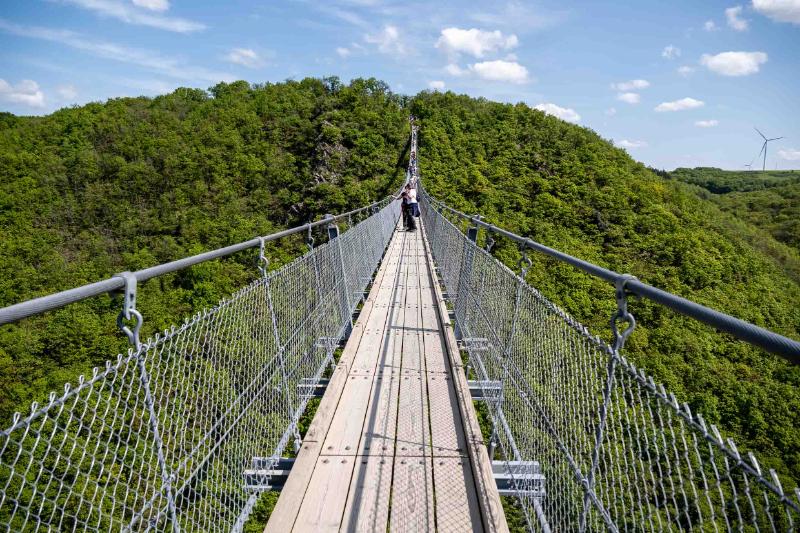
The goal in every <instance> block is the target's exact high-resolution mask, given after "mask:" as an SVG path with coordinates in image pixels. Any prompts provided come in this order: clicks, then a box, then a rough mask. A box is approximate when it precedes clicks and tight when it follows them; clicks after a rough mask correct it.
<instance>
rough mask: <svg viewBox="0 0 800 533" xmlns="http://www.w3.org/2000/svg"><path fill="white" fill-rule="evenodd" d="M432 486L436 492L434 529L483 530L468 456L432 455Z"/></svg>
mask: <svg viewBox="0 0 800 533" xmlns="http://www.w3.org/2000/svg"><path fill="white" fill-rule="evenodd" d="M433 487H434V491H435V493H436V529H437V531H439V532H442V533H444V532H453V533H460V532H462V531H483V523H482V522H481V510H480V505H479V504H478V499H477V496H476V494H475V482H474V480H473V479H472V467H471V466H470V463H469V459H468V458H466V457H434V459H433Z"/></svg>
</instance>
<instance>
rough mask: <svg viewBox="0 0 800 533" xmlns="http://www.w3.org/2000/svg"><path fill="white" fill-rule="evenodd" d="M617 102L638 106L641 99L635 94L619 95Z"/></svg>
mask: <svg viewBox="0 0 800 533" xmlns="http://www.w3.org/2000/svg"><path fill="white" fill-rule="evenodd" d="M617 100H619V101H620V102H625V103H626V104H638V103H639V102H640V101H641V97H640V96H639V95H638V94H637V93H619V94H618V95H617Z"/></svg>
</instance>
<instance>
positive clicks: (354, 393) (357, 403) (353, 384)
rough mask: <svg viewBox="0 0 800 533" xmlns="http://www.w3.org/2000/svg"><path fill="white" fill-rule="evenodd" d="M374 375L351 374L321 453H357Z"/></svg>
mask: <svg viewBox="0 0 800 533" xmlns="http://www.w3.org/2000/svg"><path fill="white" fill-rule="evenodd" d="M372 381H373V376H372V375H354V374H350V375H349V376H348V379H347V384H346V385H345V386H344V392H342V397H341V399H340V400H339V407H338V408H337V409H336V412H335V413H334V414H333V420H332V421H331V425H330V429H328V433H327V435H326V436H325V442H324V443H323V445H322V450H321V452H320V453H322V454H323V455H355V454H356V450H357V449H358V443H359V441H360V440H361V431H362V428H363V427H364V415H365V413H366V410H367V403H368V402H369V394H370V391H371V390H372Z"/></svg>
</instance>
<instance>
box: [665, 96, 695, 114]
mask: <svg viewBox="0 0 800 533" xmlns="http://www.w3.org/2000/svg"><path fill="white" fill-rule="evenodd" d="M704 105H706V104H705V102H703V101H701V100H695V99H694V98H688V97H687V98H681V99H680V100H675V101H673V102H662V103H660V104H658V105H657V106H656V108H655V109H656V111H658V112H659V113H661V112H664V111H684V110H686V109H696V108H698V107H703V106H704Z"/></svg>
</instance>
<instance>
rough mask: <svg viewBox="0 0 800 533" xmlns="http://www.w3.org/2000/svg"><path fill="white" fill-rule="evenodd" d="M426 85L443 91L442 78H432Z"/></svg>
mask: <svg viewBox="0 0 800 533" xmlns="http://www.w3.org/2000/svg"><path fill="white" fill-rule="evenodd" d="M428 87H430V88H431V89H433V90H434V91H443V90H444V82H443V81H442V80H432V81H429V82H428Z"/></svg>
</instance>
